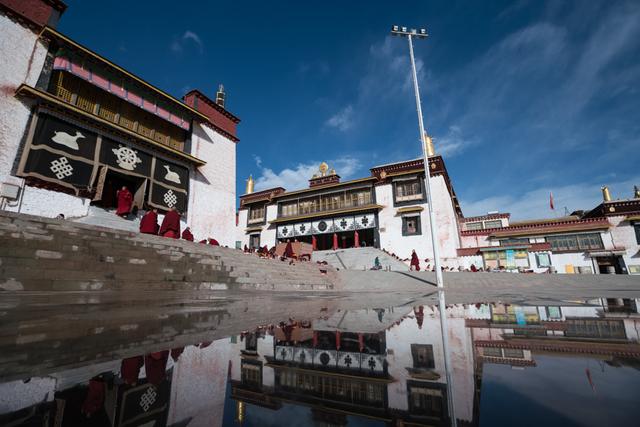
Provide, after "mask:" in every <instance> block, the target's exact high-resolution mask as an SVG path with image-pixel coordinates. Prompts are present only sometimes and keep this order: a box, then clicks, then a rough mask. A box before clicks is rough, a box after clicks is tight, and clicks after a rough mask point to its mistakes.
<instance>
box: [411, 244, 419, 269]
mask: <svg viewBox="0 0 640 427" xmlns="http://www.w3.org/2000/svg"><path fill="white" fill-rule="evenodd" d="M409 268H410V269H411V270H416V271H420V259H419V258H418V254H416V251H415V249H414V250H413V251H411V264H410V266H409Z"/></svg>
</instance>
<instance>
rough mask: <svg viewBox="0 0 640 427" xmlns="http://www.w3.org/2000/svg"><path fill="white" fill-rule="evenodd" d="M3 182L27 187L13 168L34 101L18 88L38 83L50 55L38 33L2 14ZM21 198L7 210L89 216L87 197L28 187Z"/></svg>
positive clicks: (0, 169) (0, 132) (0, 126)
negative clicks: (22, 93) (21, 93)
mask: <svg viewBox="0 0 640 427" xmlns="http://www.w3.org/2000/svg"><path fill="white" fill-rule="evenodd" d="M0 34H2V37H0V58H4V60H3V61H0V147H1V148H2V149H1V150H0V184H2V183H8V184H13V185H18V186H20V187H23V186H24V180H23V179H22V178H19V177H16V176H13V175H12V174H11V173H12V169H13V166H14V163H15V161H16V156H17V155H18V152H19V149H20V145H21V144H22V143H23V138H24V135H25V134H26V131H27V128H28V126H29V123H30V121H29V118H30V115H31V107H32V104H31V102H30V101H27V100H24V99H20V98H17V97H16V96H15V91H16V89H17V88H18V87H19V86H20V85H21V84H22V83H26V84H28V85H30V86H35V85H36V83H37V81H38V77H39V76H40V73H41V72H42V68H43V65H44V61H45V58H46V55H47V49H48V44H46V43H43V42H42V41H41V40H40V39H39V38H38V35H37V33H35V32H33V31H32V30H30V29H29V28H27V27H24V26H22V25H20V24H17V23H16V22H14V21H12V20H11V19H9V18H8V17H7V16H6V15H4V14H3V13H0ZM20 193H21V194H20V195H19V197H22V202H20V200H15V201H11V202H10V204H9V205H8V206H6V209H7V210H9V211H13V212H16V211H18V208H19V207H20V212H24V213H29V214H32V215H41V216H45V217H50V218H51V217H55V216H56V215H58V214H60V213H62V214H64V215H65V216H69V217H73V216H82V215H86V212H87V209H88V203H85V202H86V201H85V200H84V199H81V198H78V197H74V196H71V195H68V194H64V193H59V192H55V191H47V190H42V189H36V188H30V187H24V189H23V190H21V191H20Z"/></svg>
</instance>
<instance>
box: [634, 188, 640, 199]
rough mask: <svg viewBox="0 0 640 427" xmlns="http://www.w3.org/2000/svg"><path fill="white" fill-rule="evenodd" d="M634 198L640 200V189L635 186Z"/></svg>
mask: <svg viewBox="0 0 640 427" xmlns="http://www.w3.org/2000/svg"><path fill="white" fill-rule="evenodd" d="M633 198H634V199H640V188H638V186H637V185H634V186H633Z"/></svg>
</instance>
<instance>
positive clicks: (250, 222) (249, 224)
mask: <svg viewBox="0 0 640 427" xmlns="http://www.w3.org/2000/svg"><path fill="white" fill-rule="evenodd" d="M260 207H262V208H264V214H263V215H262V220H260V221H257V220H256V221H255V222H254V221H251V211H252V210H254V208H260ZM267 208H268V203H263V204H257V203H256V204H255V205H250V206H249V208H248V209H247V227H251V226H254V225H265V224H266V223H267Z"/></svg>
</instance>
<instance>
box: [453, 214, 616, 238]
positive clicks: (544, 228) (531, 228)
mask: <svg viewBox="0 0 640 427" xmlns="http://www.w3.org/2000/svg"><path fill="white" fill-rule="evenodd" d="M609 227H611V224H610V223H609V221H608V220H607V219H606V218H597V219H588V220H584V219H583V220H578V221H559V222H553V223H542V224H535V223H534V224H527V225H521V226H509V227H504V228H494V229H492V230H488V231H490V233H489V234H490V236H491V237H511V236H534V235H541V234H544V235H547V234H557V233H566V232H576V231H592V230H606V229H608V228H609ZM461 234H462V235H464V234H465V232H462V233H461Z"/></svg>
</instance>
